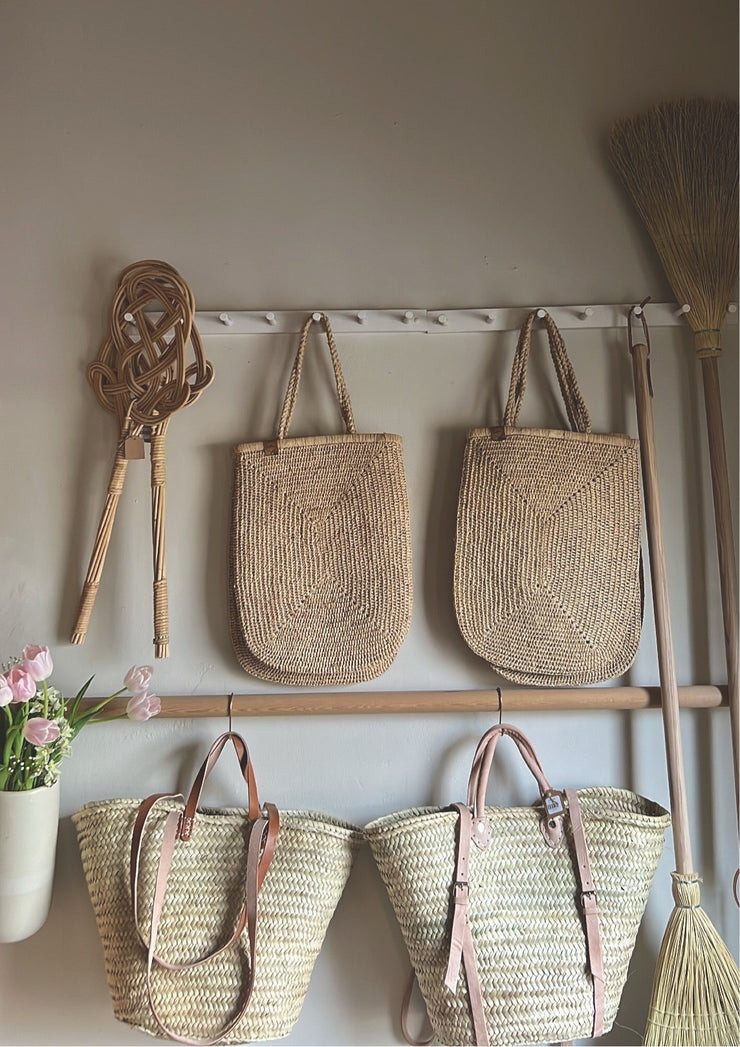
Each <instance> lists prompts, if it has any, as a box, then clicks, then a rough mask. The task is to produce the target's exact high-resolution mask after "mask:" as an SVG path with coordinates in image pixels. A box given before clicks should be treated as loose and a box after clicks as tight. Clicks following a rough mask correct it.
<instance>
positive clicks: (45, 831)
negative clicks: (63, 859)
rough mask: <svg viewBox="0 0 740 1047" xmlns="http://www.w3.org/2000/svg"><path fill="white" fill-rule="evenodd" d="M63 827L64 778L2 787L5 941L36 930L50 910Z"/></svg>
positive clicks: (1, 924)
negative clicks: (29, 785)
mask: <svg viewBox="0 0 740 1047" xmlns="http://www.w3.org/2000/svg"><path fill="white" fill-rule="evenodd" d="M58 828H59V782H56V783H55V784H54V785H51V786H41V787H40V788H38V789H29V790H27V791H26V792H4V791H1V790H0V942H19V941H21V939H23V938H28V937H29V936H30V935H32V934H35V932H36V931H38V929H39V928H40V927H41V926H42V924H43V923H44V920H45V919H46V917H47V914H48V912H49V906H50V904H51V892H52V887H53V884H54V860H55V856H56V846H57V830H58Z"/></svg>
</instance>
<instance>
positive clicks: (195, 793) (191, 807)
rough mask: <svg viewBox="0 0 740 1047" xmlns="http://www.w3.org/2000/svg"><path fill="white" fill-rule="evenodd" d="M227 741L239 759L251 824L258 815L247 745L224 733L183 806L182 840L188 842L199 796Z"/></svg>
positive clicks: (229, 732) (232, 734)
mask: <svg viewBox="0 0 740 1047" xmlns="http://www.w3.org/2000/svg"><path fill="white" fill-rule="evenodd" d="M228 741H231V742H232V744H233V746H234V751H235V753H236V755H237V757H238V759H239V766H240V767H241V771H242V777H243V778H244V781H245V782H246V783H247V795H248V802H249V820H250V822H253V821H254V820H255V819H256V818H259V815H260V802H259V797H258V796H257V783H256V781H255V778H254V769H253V767H252V760H251V758H250V756H249V750H248V749H247V743H246V742H245V741H244V739H243V738H242V736H241V735H240V734H236V732H235V731H225V732H224V733H223V734H221V735H219V736H218V738H217V739H216V740H215V742H214V743H213V745H212V746H211V748H210V751H209V753H208V756H207V757H206V758H205V760H204V761H203V764H202V766H201V768H200V770H199V771H198V773H197V775H196V776H195V781H194V782H193V785H192V788H191V790H190V794H189V796H188V802H187V804H186V805H185V813H184V814H183V820H182V826H181V830H180V836H181V839H183V840H189V839H190V834H191V833H192V831H193V821H194V819H195V812H196V811H197V809H198V804H199V803H200V794H201V792H202V791H203V786H204V784H205V781H206V778H207V777H208V775H209V774H210V773H211V771H212V770H213V768H214V766H215V764H216V761H217V760H218V758H219V756H220V755H221V753H222V752H223V751H224V747H225V745H226V743H227V742H228Z"/></svg>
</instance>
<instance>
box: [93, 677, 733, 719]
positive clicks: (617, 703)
mask: <svg viewBox="0 0 740 1047" xmlns="http://www.w3.org/2000/svg"><path fill="white" fill-rule="evenodd" d="M501 694H502V703H501V704H502V709H503V714H504V718H506V717H507V716H508V715H509V714H510V713H512V712H523V711H540V712H545V711H549V710H551V711H560V710H584V711H585V710H592V709H613V710H629V709H657V708H660V688H659V687H581V688H574V689H567V688H550V689H548V688H511V689H509V688H506V687H502V688H501ZM678 696H679V702H680V704H681V706H682V707H684V708H687V709H714V708H718V707H719V706H726V705H727V688H726V687H715V686H712V685H709V684H707V685H703V684H699V685H692V686H689V687H679V689H678ZM229 698H230V696H229V695H228V694H191V695H179V694H178V695H167V696H162V697H161V701H162V711H161V713H160V716H161V717H165V718H168V719H169V718H182V719H191V718H195V717H204V716H211V717H220V716H228V712H229ZM98 701H100V699H99V698H87V699H85V700H84V702H83V705H84V707H85V708H90V707H91V706H92V705H94V704H95V703H96V702H98ZM125 711H126V698H117V699H115V700H114V701H112V702H111V703H110V705H109V706H107V708H106V711H105V715H106V716H115V715H117V714H119V713H123V712H125ZM453 712H458V713H464V712H489V713H496V715H498V694H497V691H496V689H495V688H494V689H493V690H481V691H473V690H470V691H334V692H332V691H314V692H300V693H294V692H289V693H284V692H283V693H278V694H234V695H233V696H231V713H232V716H234V717H237V716H336V715H345V714H350V713H355V714H367V713H453Z"/></svg>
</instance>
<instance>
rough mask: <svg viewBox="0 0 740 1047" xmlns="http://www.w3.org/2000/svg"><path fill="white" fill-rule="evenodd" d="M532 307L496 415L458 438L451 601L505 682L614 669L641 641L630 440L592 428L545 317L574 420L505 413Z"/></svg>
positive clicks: (557, 679) (522, 361) (636, 495)
mask: <svg viewBox="0 0 740 1047" xmlns="http://www.w3.org/2000/svg"><path fill="white" fill-rule="evenodd" d="M533 317H534V314H532V317H530V319H529V321H528V326H526V325H525V329H524V330H523V333H522V337H521V339H520V344H519V346H518V347H517V355H516V357H515V366H514V371H513V373H512V386H511V390H510V394H509V404H508V405H507V412H506V415H505V418H504V423H505V424H504V425H503V426H501V427H499V428H495V429H473V430H471V431H470V432H469V433H468V435H467V440H466V445H465V453H464V459H463V469H462V477H461V483H460V495H459V500H458V511H457V537H456V546H455V567H454V599H455V610H456V614H457V620H458V624H459V627H460V631H461V633H462V636H463V638H464V639H465V641H466V643H467V644H468V646H469V647H470V648H471V649H472V650H473V651H474V652H475V653H476V654H478V655H479V656H480V657H481V658H485V659H486V660H487V661H488V662H490V664H491V665H492V667H493V668H494V669H496V671H497V672H499V673H500V674H501V675H502V676H504V677H505V678H506V679H509V680H513V681H515V682H516V683H522V684H533V685H538V684H542V685H547V686H558V685H563V686H568V685H580V684H588V683H597V682H600V681H603V680H608V679H612V678H613V677H616V676H619V675H621V674H622V673H623V672H624V671H625V670H626V669H627V668H628V667H629V665H630V664H631V663H632V661H633V660H634V658H635V655H636V654H637V650H638V647H639V642H640V633H641V628H642V587H641V573H640V513H641V509H640V477H639V443H638V441H637V440H635V439H633V438H632V437H629V436H627V435H623V434H618V433H617V434H614V433H605V434H598V433H593V432H591V427H590V419H589V418H588V412H587V411H586V409H585V406H584V405H583V403H582V401H581V400H580V393H579V392H578V389H577V385H576V383H575V375H574V374H573V372H572V368H571V367H570V364H569V361H568V360H567V357H566V356H565V347H564V345H562V340H560V341H557V339H559V332H558V331H557V328H556V327H555V326H554V324H552V321H551V320H550V318H549V317H548V318H547V320H548V321H549V324H550V325H551V327H548V334H549V335H550V339H551V340H550V346H551V352H552V354H553V360H554V361H555V363H556V368H557V369H558V377H559V379H560V384H561V389H562V390H563V391H564V397H565V399H566V408H567V409H568V415H569V418H570V419H571V421H572V423H573V424H574V425H576V426H578V427H579V428H578V431H570V430H559V429H555V430H553V429H527V428H520V427H517V426H516V425H515V424H514V423H515V421H516V417H517V414H518V410H519V406H520V404H521V399H522V397H523V394H524V386H525V380H526V363H527V354H528V351H529V338H530V336H531V326H532V322H533ZM522 340H524V341H525V345H524V349H522ZM558 354H560V355H558Z"/></svg>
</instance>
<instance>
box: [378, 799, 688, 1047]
mask: <svg viewBox="0 0 740 1047" xmlns="http://www.w3.org/2000/svg"><path fill="white" fill-rule="evenodd" d="M578 798H579V801H580V804H581V808H582V813H583V821H584V827H585V832H586V839H587V841H588V851H589V855H590V858H591V865H592V870H593V875H594V880H595V883H596V894H597V899H598V907H599V914H600V915H599V919H600V923H601V930H602V936H603V947H604V964H605V974H606V994H605V1031H608V1030H609V1029H610V1028H611V1026H612V1024H613V1022H614V1018H615V1016H616V1012H617V1008H618V1005H619V1000H620V997H621V994H622V989H623V986H624V982H625V978H626V975H627V968H628V965H629V960H630V956H631V954H632V950H633V947H634V943H635V937H636V935H637V930H638V927H639V924H640V920H641V918H642V914H643V910H644V908H645V904H646V902H647V897H648V892H649V890H650V885H651V882H652V879H653V875H654V872H655V868H656V866H657V863H658V860H659V858H660V854H661V851H662V848H663V837H664V834H665V830H666V828H667V826H668V824H669V822H670V816H669V815H668V814H667V812H666V811H665V810H664V809H663V808H662V807H660V806H658V805H657V804H653V803H651V802H650V801H648V800H645V799H643V798H642V797H640V796H637V795H636V794H634V793H631V792H628V791H625V790H619V789H611V788H592V789H582V790H579V791H578ZM485 813H486V817H487V818H488V819H490V822H491V826H492V829H493V840H492V843H491V844H490V846H489V848H488V849H487V850H479V849H478V848H476V847H473V848H471V854H470V873H469V881H470V900H469V915H470V923H471V930H472V935H473V941H474V946H475V953H476V957H477V962H478V971H479V975H480V981H481V988H482V993H483V1000H484V1005H485V1013H486V1026H487V1029H488V1035H489V1038H490V1042H491V1044H533V1043H543V1042H558V1041H563V1040H571V1039H581V1038H588V1037H590V1035H591V1030H592V1023H593V987H592V981H591V978H590V976H589V974H588V971H587V968H586V962H585V957H586V954H585V943H584V929H583V925H582V920H581V915H580V910H579V907H578V906H577V899H576V894H577V884H578V881H577V879H576V875H575V872H574V868H573V862H574V861H575V855H574V854H573V852H572V848H571V846H570V843H571V841H570V840H569V839H567V842H564V843H563V845H561V846H560V847H558V848H556V849H551V848H549V847H547V846H546V845H545V843H544V841H543V837H542V834H541V832H540V827H539V820H540V816H541V815H540V812H538V811H536V810H535V809H534V808H497V807H486V809H485ZM457 824H458V816H457V813H456V812H455V811H450V810H440V809H439V808H417V809H412V810H408V811H401V812H399V813H397V814H392V815H389V816H387V817H384V818H381V819H378V820H377V821H375V822H371V823H370V825H368V826H366V827H365V834H366V838H367V840H368V842H369V844H370V848H371V850H372V853H373V856H374V858H375V861H376V862H377V865H378V869H379V870H380V875H381V877H382V879H383V881H384V883H385V886H386V888H387V890H388V895H389V897H390V900H391V902H392V905H393V908H394V910H395V914H396V917H397V919H398V922H399V925H400V928H401V931H402V933H403V937H404V940H405V942H406V946H407V948H408V951H409V955H410V957H411V962H412V964H413V966H414V969H415V971H416V975H417V978H418V981H419V987H420V989H421V992H422V995H423V996H424V1000H425V1002H426V1005H427V1010H428V1012H429V1017H430V1020H431V1024H432V1028H433V1029H434V1033H435V1036H436V1037H437V1039H438V1041H439V1042H440V1043H443V1044H458V1045H460V1044H473V1043H475V1038H474V1033H473V1026H472V1021H471V1017H470V1008H469V1003H468V993H467V988H466V985H465V979H464V974H463V972H462V971H461V973H460V978H459V982H458V987H457V994H456V995H453V994H452V993H451V992H449V990H448V989H447V988H446V987H445V984H444V980H445V971H446V967H447V960H448V955H449V950H450V924H451V919H450V907H451V905H450V899H451V896H452V886H453V883H452V882H453V880H454V872H455V835H456V831H457Z"/></svg>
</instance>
